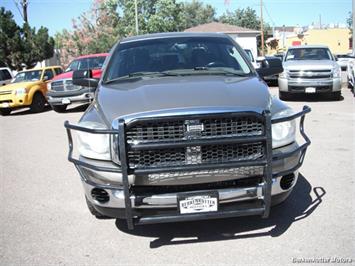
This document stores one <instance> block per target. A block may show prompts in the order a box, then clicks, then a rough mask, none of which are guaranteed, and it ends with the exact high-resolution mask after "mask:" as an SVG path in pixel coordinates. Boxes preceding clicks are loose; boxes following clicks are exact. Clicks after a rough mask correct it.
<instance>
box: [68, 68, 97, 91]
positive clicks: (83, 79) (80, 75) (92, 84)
mask: <svg viewBox="0 0 355 266" xmlns="http://www.w3.org/2000/svg"><path fill="white" fill-rule="evenodd" d="M73 84H74V85H78V86H83V87H89V88H96V87H97V85H98V84H99V80H98V79H94V78H93V77H92V71H91V69H88V70H76V71H74V72H73Z"/></svg>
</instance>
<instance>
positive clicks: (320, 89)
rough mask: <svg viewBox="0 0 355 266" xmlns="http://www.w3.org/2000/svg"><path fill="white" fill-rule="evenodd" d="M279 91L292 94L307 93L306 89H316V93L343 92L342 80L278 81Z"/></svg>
mask: <svg viewBox="0 0 355 266" xmlns="http://www.w3.org/2000/svg"><path fill="white" fill-rule="evenodd" d="M278 84H279V90H280V91H284V92H290V93H305V92H306V88H308V87H313V88H316V93H329V92H335V91H340V90H341V79H340V78H331V79H301V78H299V79H287V78H279V79H278Z"/></svg>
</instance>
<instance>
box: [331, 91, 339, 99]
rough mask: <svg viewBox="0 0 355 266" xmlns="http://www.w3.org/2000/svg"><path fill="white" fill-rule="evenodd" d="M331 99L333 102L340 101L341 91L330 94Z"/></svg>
mask: <svg viewBox="0 0 355 266" xmlns="http://www.w3.org/2000/svg"><path fill="white" fill-rule="evenodd" d="M331 98H332V100H334V101H340V100H341V91H334V92H332V95H331Z"/></svg>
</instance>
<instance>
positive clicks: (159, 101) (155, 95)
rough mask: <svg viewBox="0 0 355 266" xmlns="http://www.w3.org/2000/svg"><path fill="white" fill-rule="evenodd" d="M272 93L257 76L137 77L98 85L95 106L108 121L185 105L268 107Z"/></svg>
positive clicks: (170, 110)
mask: <svg viewBox="0 0 355 266" xmlns="http://www.w3.org/2000/svg"><path fill="white" fill-rule="evenodd" d="M270 105H271V96H270V93H269V90H268V87H267V85H266V84H265V83H264V82H263V81H262V80H261V79H260V78H259V77H255V76H254V77H247V78H245V77H226V76H185V77H160V78H140V79H134V80H131V81H125V82H122V83H118V84H112V85H106V86H101V87H100V88H99V89H98V92H97V96H96V107H97V109H98V110H99V112H100V113H102V114H103V115H104V117H105V119H106V121H107V122H108V123H110V124H111V123H112V121H113V120H114V119H117V118H118V117H132V116H134V115H137V114H138V113H139V116H141V115H142V113H149V114H150V115H156V114H158V113H165V114H166V113H174V110H175V113H180V112H181V111H184V112H185V113H186V109H188V111H191V112H192V111H193V110H195V109H199V110H201V109H202V110H203V109H204V110H206V109H208V110H209V109H211V108H216V109H218V108H220V109H233V108H234V109H238V108H240V109H248V110H258V111H260V110H265V109H270Z"/></svg>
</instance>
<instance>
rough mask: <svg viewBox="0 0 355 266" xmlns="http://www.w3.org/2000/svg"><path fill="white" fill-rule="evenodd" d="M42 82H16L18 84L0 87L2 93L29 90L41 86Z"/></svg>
mask: <svg viewBox="0 0 355 266" xmlns="http://www.w3.org/2000/svg"><path fill="white" fill-rule="evenodd" d="M42 83H43V82H42V81H40V80H39V81H29V82H16V83H10V84H7V85H5V86H1V87H0V91H9V90H16V89H19V88H29V87H32V86H34V85H39V84H42Z"/></svg>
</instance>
